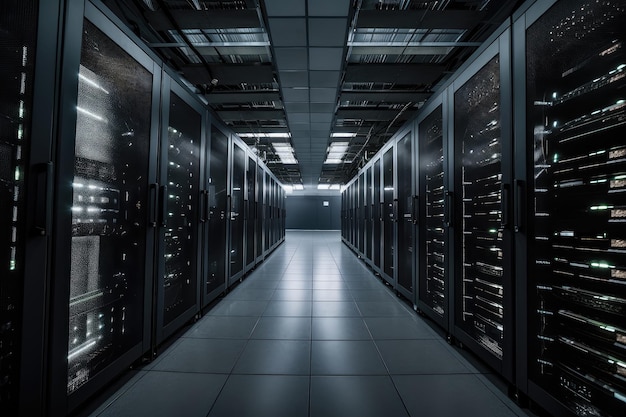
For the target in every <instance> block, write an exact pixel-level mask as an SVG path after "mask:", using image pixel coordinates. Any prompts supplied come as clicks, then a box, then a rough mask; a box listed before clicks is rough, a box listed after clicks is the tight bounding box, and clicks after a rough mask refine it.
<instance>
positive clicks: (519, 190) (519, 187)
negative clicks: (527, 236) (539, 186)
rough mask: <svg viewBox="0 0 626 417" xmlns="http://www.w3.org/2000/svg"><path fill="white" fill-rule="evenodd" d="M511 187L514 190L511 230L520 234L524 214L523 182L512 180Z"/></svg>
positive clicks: (522, 228) (522, 227)
mask: <svg viewBox="0 0 626 417" xmlns="http://www.w3.org/2000/svg"><path fill="white" fill-rule="evenodd" d="M513 187H514V188H515V196H514V198H515V206H514V210H515V212H514V213H513V229H514V230H515V232H518V233H519V232H521V231H523V230H524V213H525V212H526V210H525V208H526V207H525V206H526V201H525V200H524V198H525V194H524V181H522V180H513Z"/></svg>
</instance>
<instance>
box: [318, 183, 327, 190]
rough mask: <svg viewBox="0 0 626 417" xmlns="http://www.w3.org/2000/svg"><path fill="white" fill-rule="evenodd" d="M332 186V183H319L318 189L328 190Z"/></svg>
mask: <svg viewBox="0 0 626 417" xmlns="http://www.w3.org/2000/svg"><path fill="white" fill-rule="evenodd" d="M329 188H330V184H317V189H318V190H328V189H329Z"/></svg>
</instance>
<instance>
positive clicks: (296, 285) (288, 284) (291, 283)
mask: <svg viewBox="0 0 626 417" xmlns="http://www.w3.org/2000/svg"><path fill="white" fill-rule="evenodd" d="M276 289H279V290H311V289H313V283H312V282H311V281H310V280H306V281H304V280H295V279H292V280H286V279H284V280H282V281H280V284H278V286H277V287H276Z"/></svg>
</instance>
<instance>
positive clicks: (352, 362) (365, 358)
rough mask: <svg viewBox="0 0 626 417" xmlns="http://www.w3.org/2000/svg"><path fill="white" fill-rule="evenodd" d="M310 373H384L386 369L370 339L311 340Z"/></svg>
mask: <svg viewBox="0 0 626 417" xmlns="http://www.w3.org/2000/svg"><path fill="white" fill-rule="evenodd" d="M311 343H312V344H311V374H312V375H386V374H387V370H386V369H385V366H384V365H383V362H382V361H381V359H380V356H379V355H378V351H377V350H376V346H375V345H374V343H373V342H371V341H362V340H358V341H357V340H345V341H344V340H342V341H335V340H333V341H318V340H314V341H313V342H311Z"/></svg>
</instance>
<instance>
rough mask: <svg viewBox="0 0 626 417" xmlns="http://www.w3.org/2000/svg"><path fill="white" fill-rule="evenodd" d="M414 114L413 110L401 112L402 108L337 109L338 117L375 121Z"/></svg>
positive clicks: (406, 117)
mask: <svg viewBox="0 0 626 417" xmlns="http://www.w3.org/2000/svg"><path fill="white" fill-rule="evenodd" d="M411 116H412V112H411V111H410V110H409V111H404V112H400V110H386V109H376V108H367V107H365V108H362V109H359V108H349V109H344V108H342V109H339V110H337V116H336V118H337V119H363V120H374V121H382V122H386V121H390V120H394V118H395V119H396V120H399V121H402V120H408V119H409V118H410V117H411Z"/></svg>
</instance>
